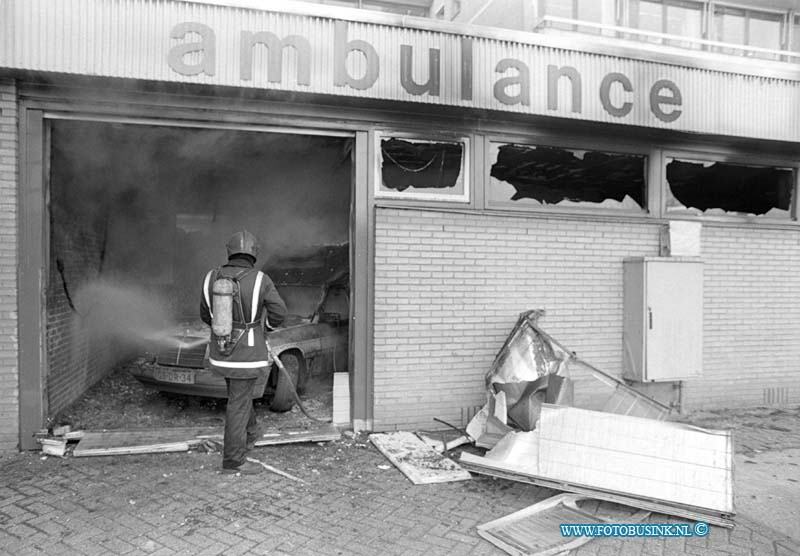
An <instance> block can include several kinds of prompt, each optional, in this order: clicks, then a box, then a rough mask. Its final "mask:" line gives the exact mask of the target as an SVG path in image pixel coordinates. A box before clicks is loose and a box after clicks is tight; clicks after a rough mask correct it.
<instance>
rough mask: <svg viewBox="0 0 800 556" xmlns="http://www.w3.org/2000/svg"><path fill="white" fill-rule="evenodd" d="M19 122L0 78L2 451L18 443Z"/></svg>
mask: <svg viewBox="0 0 800 556" xmlns="http://www.w3.org/2000/svg"><path fill="white" fill-rule="evenodd" d="M17 123H18V108H17V90H16V85H15V83H14V82H13V81H11V80H8V79H0V278H2V284H3V285H2V286H0V452H3V451H8V450H13V449H16V448H17V446H18V444H19V374H18V373H19V364H18V359H17V357H18V351H17V350H18V344H17V241H16V239H17V180H18V175H19V174H18V169H17V152H18V151H17V149H18V134H17Z"/></svg>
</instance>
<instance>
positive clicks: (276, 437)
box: [197, 423, 342, 447]
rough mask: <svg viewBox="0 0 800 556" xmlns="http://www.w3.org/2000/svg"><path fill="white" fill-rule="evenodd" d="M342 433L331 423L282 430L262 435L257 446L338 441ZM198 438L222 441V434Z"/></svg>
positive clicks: (256, 443) (257, 441)
mask: <svg viewBox="0 0 800 556" xmlns="http://www.w3.org/2000/svg"><path fill="white" fill-rule="evenodd" d="M341 436H342V433H341V432H340V431H339V429H338V428H337V427H336V425H333V424H331V423H322V424H320V425H314V426H312V427H311V428H308V429H299V430H291V429H289V430H281V431H269V432H265V433H264V434H262V435H261V438H259V439H258V440H256V442H255V446H256V447H261V446H276V445H278V444H294V443H299V442H327V441H331V440H338V439H339V438H341ZM197 438H201V439H209V440H222V438H223V434H222V432H221V431H220V432H218V433H214V434H209V435H200V436H198V437H197Z"/></svg>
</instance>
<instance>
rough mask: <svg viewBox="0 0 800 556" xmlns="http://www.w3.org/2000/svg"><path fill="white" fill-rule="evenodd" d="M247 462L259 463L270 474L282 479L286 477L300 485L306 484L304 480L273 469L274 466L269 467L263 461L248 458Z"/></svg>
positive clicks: (275, 468)
mask: <svg viewBox="0 0 800 556" xmlns="http://www.w3.org/2000/svg"><path fill="white" fill-rule="evenodd" d="M247 461H251V462H253V463H257V464H258V465H260V466H261V467H263V468H264V469H266V470H267V471H269V472H270V473H275V474H276V475H280V476H281V477H286V478H287V479H291V480H293V481H297V482H298V483H305V481H304V480H303V479H301V478H299V477H295V476H294V475H291V474H290V473H287V472H286V471H281V470H280V469H278V468H277V467H273V466H271V465H269V464H268V463H264V462H263V461H261V460H259V459H256V458H247Z"/></svg>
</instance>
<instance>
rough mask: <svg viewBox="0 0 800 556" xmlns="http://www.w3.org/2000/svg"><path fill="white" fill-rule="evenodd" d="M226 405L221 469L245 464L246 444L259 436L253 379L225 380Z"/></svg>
mask: <svg viewBox="0 0 800 556" xmlns="http://www.w3.org/2000/svg"><path fill="white" fill-rule="evenodd" d="M225 383H226V384H227V385H228V405H227V407H226V409H225V441H224V445H223V448H222V467H224V468H228V469H230V468H233V467H239V466H240V465H242V464H243V463H244V462H245V456H246V454H247V443H248V442H255V441H256V440H257V439H258V436H259V430H258V424H257V423H256V410H255V408H254V407H253V397H252V393H253V386H254V385H255V383H256V379H255V378H226V379H225Z"/></svg>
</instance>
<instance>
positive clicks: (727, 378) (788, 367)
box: [684, 226, 800, 409]
mask: <svg viewBox="0 0 800 556" xmlns="http://www.w3.org/2000/svg"><path fill="white" fill-rule="evenodd" d="M702 240H703V260H704V261H705V264H704V272H705V281H704V286H705V295H704V302H705V308H704V319H705V320H704V327H703V335H704V350H703V367H704V368H703V377H702V378H700V379H697V380H694V381H691V382H687V383H686V386H685V389H684V402H685V406H686V407H688V408H690V409H697V408H714V407H736V406H757V405H762V404H763V401H764V389H765V388H783V389H787V390H788V396H789V401H790V402H791V403H795V404H796V403H798V401H800V232H795V231H787V230H763V229H762V230H756V229H745V228H713V227H708V226H706V227H704V228H703V235H702Z"/></svg>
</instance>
